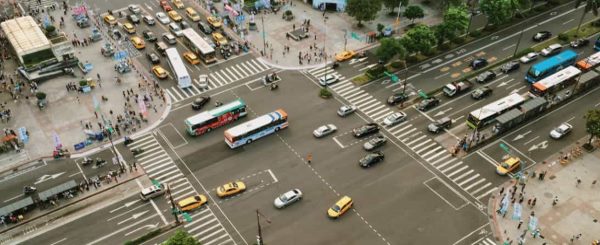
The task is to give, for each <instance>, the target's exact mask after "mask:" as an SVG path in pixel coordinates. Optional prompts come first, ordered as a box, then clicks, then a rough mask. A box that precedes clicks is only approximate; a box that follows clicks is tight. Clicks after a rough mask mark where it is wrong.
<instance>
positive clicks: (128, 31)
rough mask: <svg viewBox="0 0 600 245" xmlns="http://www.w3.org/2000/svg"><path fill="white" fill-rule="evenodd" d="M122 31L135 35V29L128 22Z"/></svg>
mask: <svg viewBox="0 0 600 245" xmlns="http://www.w3.org/2000/svg"><path fill="white" fill-rule="evenodd" d="M123 30H124V31H125V32H127V33H129V34H135V27H133V24H131V23H129V22H125V23H124V24H123Z"/></svg>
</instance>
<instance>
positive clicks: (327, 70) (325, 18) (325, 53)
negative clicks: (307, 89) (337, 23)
mask: <svg viewBox="0 0 600 245" xmlns="http://www.w3.org/2000/svg"><path fill="white" fill-rule="evenodd" d="M327 19H329V17H327V16H325V17H324V18H323V26H325V36H324V37H323V54H324V56H325V77H327V73H329V69H327V52H325V47H327ZM325 85H327V83H325Z"/></svg>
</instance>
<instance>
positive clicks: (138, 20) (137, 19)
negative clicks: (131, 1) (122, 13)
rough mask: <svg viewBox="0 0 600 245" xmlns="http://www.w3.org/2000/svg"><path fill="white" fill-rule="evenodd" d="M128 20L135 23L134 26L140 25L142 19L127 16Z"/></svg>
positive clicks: (135, 16) (131, 15)
mask: <svg viewBox="0 0 600 245" xmlns="http://www.w3.org/2000/svg"><path fill="white" fill-rule="evenodd" d="M127 19H128V20H129V21H131V23H134V24H139V23H140V17H138V16H137V15H135V14H130V15H127Z"/></svg>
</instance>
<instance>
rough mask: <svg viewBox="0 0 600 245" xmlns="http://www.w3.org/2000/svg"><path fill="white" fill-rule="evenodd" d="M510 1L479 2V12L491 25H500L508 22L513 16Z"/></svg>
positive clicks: (488, 0) (492, 0)
mask: <svg viewBox="0 0 600 245" xmlns="http://www.w3.org/2000/svg"><path fill="white" fill-rule="evenodd" d="M511 1H512V0H481V1H480V2H479V6H480V8H481V11H483V13H484V14H485V15H486V16H487V17H488V20H489V21H490V23H491V24H493V25H501V24H503V23H505V22H506V21H508V20H509V19H510V18H511V17H512V14H513V4H512V3H511Z"/></svg>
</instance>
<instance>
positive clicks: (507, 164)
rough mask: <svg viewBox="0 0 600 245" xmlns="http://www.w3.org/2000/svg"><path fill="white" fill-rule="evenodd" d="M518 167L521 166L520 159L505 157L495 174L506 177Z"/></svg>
mask: <svg viewBox="0 0 600 245" xmlns="http://www.w3.org/2000/svg"><path fill="white" fill-rule="evenodd" d="M519 166H521V159H519V158H518V157H507V158H505V159H504V161H502V163H501V164H500V165H498V166H497V167H496V173H497V174H499V175H506V174H508V173H510V172H512V171H514V170H515V169H518V168H519Z"/></svg>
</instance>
